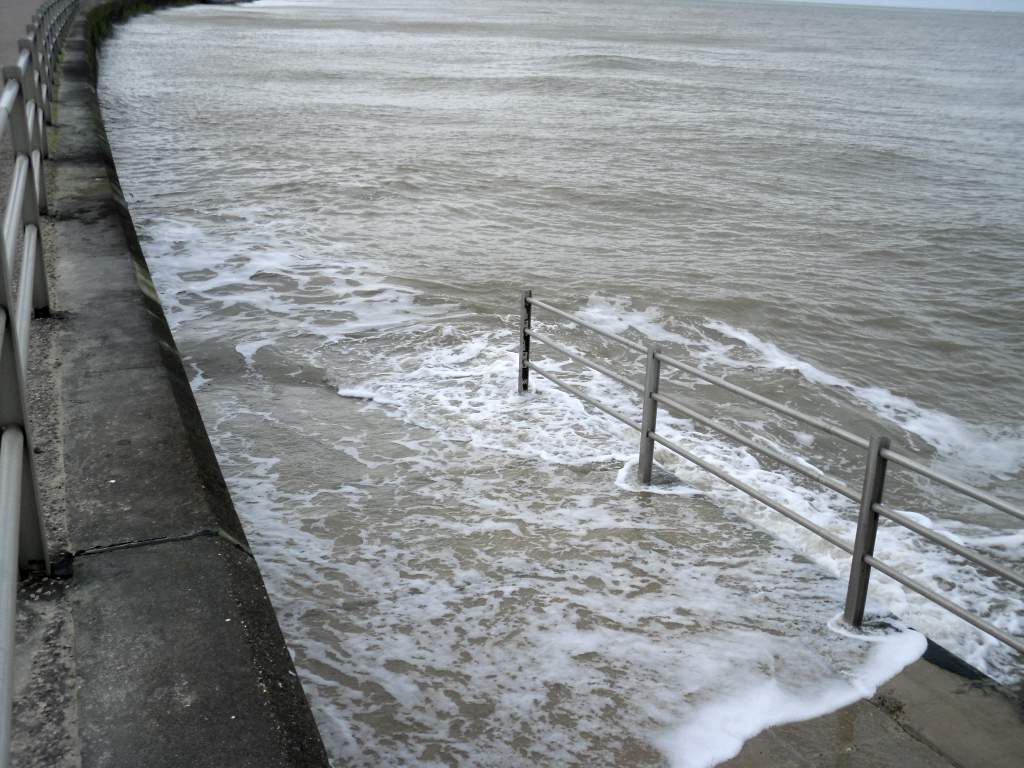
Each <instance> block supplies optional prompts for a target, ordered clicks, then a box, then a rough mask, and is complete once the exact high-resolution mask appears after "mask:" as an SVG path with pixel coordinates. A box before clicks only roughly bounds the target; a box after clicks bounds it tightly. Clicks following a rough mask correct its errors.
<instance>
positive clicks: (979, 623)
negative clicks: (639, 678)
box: [864, 555, 1024, 653]
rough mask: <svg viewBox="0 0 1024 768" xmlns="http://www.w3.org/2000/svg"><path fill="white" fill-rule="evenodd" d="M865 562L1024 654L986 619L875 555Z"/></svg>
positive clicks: (1023, 646)
mask: <svg viewBox="0 0 1024 768" xmlns="http://www.w3.org/2000/svg"><path fill="white" fill-rule="evenodd" d="M864 562H866V563H867V564H868V565H870V566H871V567H872V568H875V569H877V570H878V571H880V572H881V573H884V574H885V575H886V576H888V577H889V578H890V579H892V580H893V581H898V582H899V583H900V584H902V585H903V586H905V587H907V588H908V589H910V590H913V591H914V592H917V594H919V595H921V597H924V598H927V599H928V600H931V601H932V602H933V603H935V604H936V605H938V606H941V607H942V608H945V609H946V610H947V611H949V612H950V613H952V614H955V615H956V616H959V617H960V618H961V619H963V620H964V621H966V622H967V623H968V624H972V625H974V626H975V627H977V628H978V629H980V630H981V631H982V632H985V633H986V634H989V635H991V636H992V637H994V638H995V639H996V640H999V641H1001V642H1003V643H1005V644H1006V645H1008V646H1010V647H1011V648H1013V650H1015V651H1017V653H1024V643H1021V642H1020V641H1019V640H1017V639H1015V638H1013V637H1011V636H1010V635H1008V634H1006V633H1005V632H1003V631H1002V630H1001V629H999V628H998V627H994V626H992V625H991V624H989V623H988V622H987V621H985V620H984V619H980V618H978V617H977V616H975V615H974V614H973V613H969V612H968V611H966V610H964V609H963V608H961V607H960V606H959V605H957V604H956V603H954V602H952V601H951V600H947V599H946V598H945V597H943V596H942V595H940V594H939V593H938V592H936V591H934V590H932V589H929V588H928V587H926V586H925V585H924V584H921V583H920V582H918V581H915V580H914V579H912V578H910V577H909V576H904V575H903V574H902V573H900V572H899V571H897V570H896V569H895V568H892V567H891V566H889V565H887V564H886V563H883V562H882V561H881V560H879V559H878V558H876V557H874V556H873V555H865V556H864Z"/></svg>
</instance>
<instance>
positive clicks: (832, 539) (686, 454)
mask: <svg viewBox="0 0 1024 768" xmlns="http://www.w3.org/2000/svg"><path fill="white" fill-rule="evenodd" d="M651 439H652V440H654V441H655V442H657V443H660V444H661V445H663V446H665V447H666V448H668V449H670V450H672V451H675V452H676V453H678V454H679V455H680V456H682V457H683V458H684V459H687V460H688V461H691V462H693V463H694V464H696V465H697V466H698V467H700V468H701V469H704V470H706V471H707V472H710V473H711V474H712V475H714V476H715V477H717V478H719V479H720V480H724V481H725V482H727V483H728V484H729V485H731V486H733V487H734V488H737V489H738V490H740V491H743V493H745V494H747V495H748V496H750V497H751V498H754V499H756V500H757V501H760V502H761V503H762V504H764V505H765V506H766V507H770V508H771V509H774V510H775V511H776V512H778V513H779V514H780V515H783V516H784V517H787V518H789V519H790V520H792V521H793V522H794V523H796V524H797V525H802V526H803V527H804V528H806V529H807V530H809V531H810V532H811V533H816V534H817V535H818V536H820V537H821V538H823V539H824V540H825V541H827V542H828V543H829V544H831V545H832V546H834V547H838V548H839V549H841V550H843V551H844V552H846V553H847V554H850V555H852V554H853V547H852V546H850V545H849V544H847V543H846V542H844V541H843V540H842V539H840V538H839V537H838V536H835V535H834V534H833V533H832V532H831V531H827V530H825V529H824V528H822V527H821V526H820V525H818V524H817V523H813V522H811V521H810V520H808V519H807V518H806V517H804V516H803V515H801V514H798V513H796V512H794V511H793V510H791V509H789V507H786V506H784V505H782V504H779V503H778V502H777V501H774V500H772V499H770V498H768V497H767V496H765V495H764V494H763V493H761V492H760V491H758V490H757V489H756V488H754V487H753V486H750V485H747V484H746V483H744V482H743V481H742V480H737V479H736V478H735V477H733V476H732V475H730V474H728V473H727V472H723V471H722V470H720V469H719V468H718V467H716V466H714V465H713V464H709V463H708V462H706V461H704V459H702V458H700V457H699V456H697V455H695V454H693V453H691V452H690V451H688V450H686V449H685V448H683V447H682V446H681V445H679V444H678V443H676V442H674V441H672V440H669V439H668V438H667V437H662V436H661V435H659V434H658V433H657V432H652V433H651Z"/></svg>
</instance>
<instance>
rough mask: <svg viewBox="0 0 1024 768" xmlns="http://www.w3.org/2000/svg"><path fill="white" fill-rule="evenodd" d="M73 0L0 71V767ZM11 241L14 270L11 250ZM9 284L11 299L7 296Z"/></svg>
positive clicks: (43, 551) (33, 490) (39, 560)
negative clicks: (34, 324)
mask: <svg viewBox="0 0 1024 768" xmlns="http://www.w3.org/2000/svg"><path fill="white" fill-rule="evenodd" d="M77 10H78V2H77V0H50V1H49V2H47V3H44V4H43V6H42V7H41V8H40V9H39V11H38V12H36V14H35V15H34V16H33V17H32V23H31V24H30V25H29V26H28V37H26V38H23V39H21V40H19V41H18V50H19V54H18V62H17V64H15V65H13V66H9V67H4V68H3V91H2V92H0V141H3V139H4V136H5V135H6V134H7V133H8V132H10V136H11V149H12V150H13V153H14V163H13V166H12V168H11V174H10V188H9V190H8V193H7V204H6V207H5V208H4V215H3V221H2V226H0V260H2V261H3V264H2V266H0V337H2V342H0V429H2V437H0V766H2V767H3V768H7V766H9V765H10V746H11V704H12V699H13V688H14V673H13V667H14V623H15V602H16V599H17V588H18V577H19V572H31V571H36V572H45V573H48V572H49V571H50V560H49V553H48V552H47V547H46V533H45V529H44V526H43V520H42V516H41V514H40V504H39V487H38V485H37V483H36V469H35V460H34V458H35V455H34V452H33V451H32V434H31V430H30V429H29V425H28V414H27V402H26V397H25V393H26V390H25V373H26V370H25V369H26V366H27V364H28V345H29V330H30V327H31V321H32V317H33V316H35V317H41V316H46V315H47V314H49V311H50V298H49V292H48V289H47V285H46V269H45V267H44V264H43V245H42V240H41V238H40V235H39V216H40V214H41V213H46V174H45V172H44V169H43V160H44V158H46V156H47V154H48V153H47V137H46V124H47V123H48V122H49V121H50V95H51V91H52V88H53V73H54V69H55V67H56V66H57V61H58V56H59V53H60V49H61V44H62V43H63V41H64V36H65V34H66V32H67V29H68V24H69V22H70V21H71V19H72V18H74V15H75V13H76V12H77ZM19 241H20V242H21V271H20V274H18V275H17V279H16V278H15V273H16V266H17V264H16V256H17V254H16V250H17V247H18V243H19ZM15 285H17V294H15V290H14V288H15Z"/></svg>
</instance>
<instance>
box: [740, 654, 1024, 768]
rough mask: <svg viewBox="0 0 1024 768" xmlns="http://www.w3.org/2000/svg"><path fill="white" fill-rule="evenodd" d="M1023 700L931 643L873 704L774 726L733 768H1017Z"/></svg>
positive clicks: (1023, 749) (1023, 757) (1023, 741)
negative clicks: (896, 767) (950, 767)
mask: <svg viewBox="0 0 1024 768" xmlns="http://www.w3.org/2000/svg"><path fill="white" fill-rule="evenodd" d="M1022 764H1024V699H1022V697H1021V695H1020V692H1019V691H1016V692H1015V691H1011V690H1008V689H1006V688H1005V687H1002V686H999V685H997V684H996V683H995V682H993V681H992V680H990V679H989V678H986V677H985V676H984V675H982V674H981V673H979V672H978V671H977V670H975V669H972V668H971V667H969V666H967V665H966V664H964V663H963V662H962V661H960V660H959V659H956V658H955V657H953V656H951V655H950V654H949V653H948V652H946V651H944V650H943V649H942V648H940V647H939V646H936V645H934V644H930V645H929V648H928V651H927V652H926V653H925V656H924V658H922V659H921V660H919V661H917V662H915V663H914V664H911V665H910V666H909V667H907V668H906V669H905V670H903V672H901V673H900V674H899V675H897V676H896V677H895V678H893V679H892V680H890V681H889V682H888V683H886V684H885V685H883V686H882V687H881V688H880V689H879V690H878V692H877V693H876V694H875V696H873V697H872V698H871V699H864V700H861V701H858V702H856V703H854V704H851V705H850V706H848V707H845V708H844V709H841V710H839V711H838V712H833V713H832V714H830V715H826V716H824V717H819V718H817V719H815V720H808V721H805V722H802V723H789V724H787V725H782V726H777V727H775V728H769V729H768V730H766V731H763V732H762V733H760V734H758V735H757V736H755V737H754V738H753V739H751V740H750V741H748V742H747V743H746V744H745V745H744V746H743V749H742V750H741V752H740V754H739V755H737V756H736V757H735V758H733V759H732V760H729V761H727V762H725V763H723V766H725V767H726V768H755V767H756V768H760V767H761V766H773V767H774V768H783V767H785V768H817V767H818V766H823V765H837V766H843V768H888V767H889V766H894V765H899V766H901V768H918V766H919V767H920V768H928V767H930V766H934V767H935V768H945V767H946V766H955V767H956V768H1011V767H1013V768H1016V766H1019V765H1022Z"/></svg>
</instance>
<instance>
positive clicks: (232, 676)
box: [15, 0, 328, 768]
mask: <svg viewBox="0 0 1024 768" xmlns="http://www.w3.org/2000/svg"><path fill="white" fill-rule="evenodd" d="M170 4H177V3H153V2H148V3H146V2H133V1H132V0H116V1H115V2H88V1H87V2H84V3H83V13H80V14H79V17H78V18H77V19H76V20H75V22H74V27H73V29H72V32H71V35H70V37H69V39H68V43H67V46H66V48H65V52H64V58H63V66H62V73H61V82H60V87H59V91H58V98H57V103H56V110H55V120H54V122H55V128H53V129H51V134H50V141H51V153H52V155H51V161H50V165H49V174H50V185H51V186H50V189H51V197H50V209H51V210H50V214H51V219H50V222H49V224H48V225H47V227H46V231H45V233H44V234H45V237H46V240H47V246H48V247H47V253H48V258H49V263H48V271H49V272H50V280H51V295H52V296H53V309H54V312H53V318H52V319H51V320H49V321H46V322H47V327H46V328H44V329H42V330H41V332H40V349H37V350H35V351H34V353H33V360H34V361H35V369H36V370H35V371H34V372H33V375H34V376H36V383H35V385H34V387H35V389H37V390H40V391H42V392H44V396H41V397H40V398H37V400H39V401H40V402H37V403H36V407H35V411H36V412H37V419H36V433H37V434H38V435H39V440H38V444H39V446H40V448H39V452H40V453H42V454H43V455H42V456H41V457H40V462H41V464H42V465H43V466H45V467H47V468H48V470H49V476H48V477H46V478H45V480H44V482H45V484H46V486H47V493H48V495H49V496H50V498H51V500H52V502H53V503H52V504H51V507H52V509H53V510H56V512H53V511H51V514H50V519H49V521H48V522H49V527H50V534H51V545H52V546H54V547H60V546H65V547H66V548H67V549H69V550H71V551H72V552H74V577H73V578H72V579H71V580H70V581H68V582H65V583H64V584H63V585H59V586H54V585H47V587H46V589H42V588H39V587H38V586H37V587H32V586H28V587H26V590H28V591H29V592H30V593H29V594H26V595H25V597H26V598H27V599H26V602H27V603H29V604H30V605H29V607H28V608H26V610H25V614H26V617H23V621H22V622H21V624H22V626H21V627H20V630H19V632H20V635H21V637H22V639H24V640H26V642H27V643H28V644H29V645H31V641H32V640H33V639H35V640H36V641H38V642H37V643H36V646H35V650H34V651H33V652H31V653H30V655H31V659H30V660H28V661H27V662H26V670H27V671H26V673H25V675H24V679H23V680H21V681H20V682H19V686H18V688H19V690H18V694H19V705H18V708H17V710H16V724H15V730H16V732H17V737H16V738H17V741H16V745H15V748H16V759H17V764H19V765H82V766H87V767H91V766H148V767H150V768H153V767H159V766H167V767H168V768H170V766H190V767H194V766H211V768H212V767H213V766H218V767H219V766H260V767H261V768H263V767H266V766H323V765H327V764H328V763H327V757H326V754H325V751H324V748H323V744H322V742H321V739H320V735H319V732H318V730H317V727H316V724H315V722H314V719H313V716H312V714H311V711H310V709H309V705H308V702H307V700H306V697H305V694H304V692H303V690H302V688H301V685H300V683H299V680H298V677H297V675H296V672H295V669H294V666H293V664H292V661H291V658H290V656H289V654H288V650H287V647H286V645H285V642H284V639H283V636H282V634H281V630H280V628H279V626H278V623H277V619H276V616H275V613H274V610H273V607H272V605H271V603H270V600H269V598H268V596H267V592H266V589H265V587H264V584H263V580H262V577H261V575H260V571H259V568H258V565H257V563H256V562H255V560H254V558H253V556H252V554H251V553H250V551H249V547H248V543H247V541H246V535H245V531H244V530H243V528H242V525H241V523H240V521H239V519H238V516H237V514H236V512H235V509H234V506H233V504H232V501H231V497H230V495H229V493H228V490H227V487H226V484H225V482H224V478H223V476H222V474H221V471H220V468H219V466H218V463H217V459H216V456H215V455H214V452H213V449H212V447H211V445H210V441H209V439H208V437H207V433H206V430H205V427H204V425H203V421H202V417H201V415H200V413H199V409H198V407H197V405H196V402H195V399H194V397H193V395H192V391H191V389H190V387H189V383H188V378H187V376H186V373H185V370H184V367H183V365H182V361H181V357H180V355H179V353H178V350H177V347H176V346H175V343H174V339H173V338H172V336H171V332H170V329H169V327H168V324H167V321H166V318H165V316H164V312H163V309H162V307H161V305H160V300H159V297H158V295H157V292H156V290H155V287H154V285H153V282H152V278H151V276H150V272H149V269H148V267H147V265H146V260H145V257H144V256H143V253H142V250H141V248H140V246H139V241H138V237H137V235H136V232H135V228H134V226H133V223H132V219H131V214H130V212H129V211H128V208H127V206H126V204H125V201H124V198H123V195H122V193H121V189H120V185H119V183H118V178H117V172H116V169H115V167H114V163H113V160H112V157H111V153H110V148H109V145H108V142H107V138H106V134H105V131H104V128H103V119H102V115H101V113H100V109H99V105H98V102H97V97H96V89H95V83H96V77H97V70H96V62H97V56H96V53H97V50H98V47H99V45H100V44H101V43H102V40H103V38H104V37H105V36H106V35H107V34H108V32H109V30H110V28H111V25H112V24H113V23H116V22H117V21H120V20H122V19H125V18H127V17H128V16H130V15H132V14H134V13H138V12H142V11H145V10H150V9H153V8H155V7H157V6H160V5H170ZM39 412H42V417H41V419H40V418H38V414H39ZM40 421H45V422H46V423H45V424H40V423H39V422H40ZM32 590H34V591H32ZM39 595H47V596H50V597H47V598H46V600H49V602H50V605H49V607H48V608H47V609H46V610H45V611H44V610H42V609H38V608H33V607H32V606H31V603H32V602H33V600H34V599H36V598H38V596H39ZM34 623H35V624H37V625H41V626H33V624H34Z"/></svg>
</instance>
